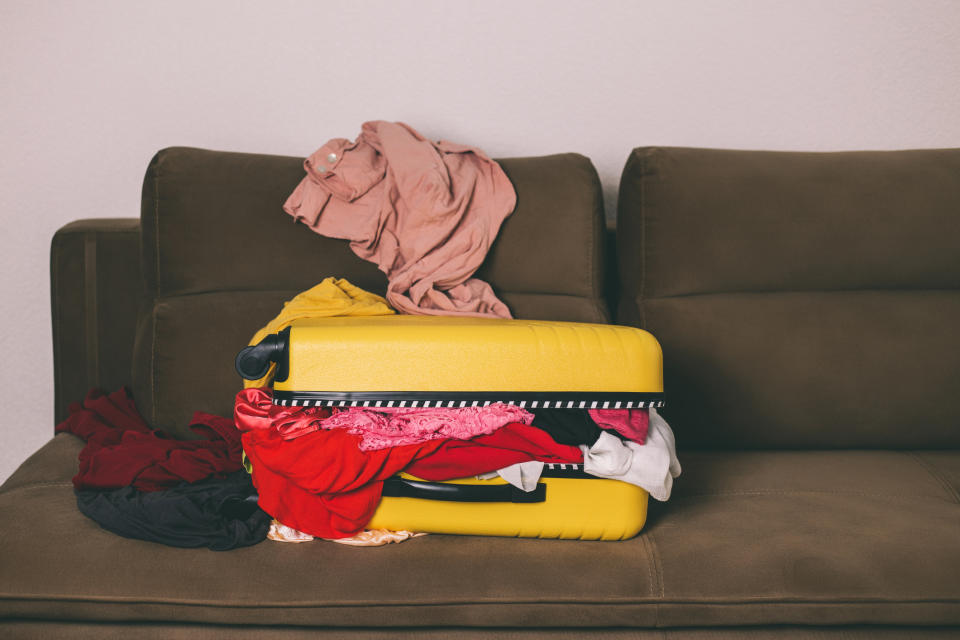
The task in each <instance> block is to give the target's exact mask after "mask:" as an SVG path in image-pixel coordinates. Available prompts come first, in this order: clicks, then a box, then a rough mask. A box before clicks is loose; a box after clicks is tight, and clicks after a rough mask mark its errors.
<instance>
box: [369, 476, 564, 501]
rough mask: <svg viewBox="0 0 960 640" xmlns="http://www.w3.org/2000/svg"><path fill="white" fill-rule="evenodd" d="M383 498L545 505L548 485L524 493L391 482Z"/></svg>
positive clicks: (507, 488)
mask: <svg viewBox="0 0 960 640" xmlns="http://www.w3.org/2000/svg"><path fill="white" fill-rule="evenodd" d="M383 495H384V496H387V497H390V498H420V499H422V500H448V501H452V502H516V503H531V502H545V501H546V499H547V485H545V484H543V483H542V482H538V483H537V488H536V489H534V490H533V491H523V490H521V489H518V488H516V487H514V486H513V485H509V484H495V485H480V484H447V483H443V482H422V481H420V480H407V479H406V478H397V477H393V478H389V479H387V480H385V481H384V483H383Z"/></svg>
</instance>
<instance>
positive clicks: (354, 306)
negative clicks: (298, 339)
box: [243, 278, 394, 388]
mask: <svg viewBox="0 0 960 640" xmlns="http://www.w3.org/2000/svg"><path fill="white" fill-rule="evenodd" d="M393 313H394V310H393V309H391V308H390V305H388V304H387V301H386V300H384V299H383V298H381V297H380V296H378V295H374V294H372V293H369V292H367V291H364V290H363V289H361V288H360V287H357V286H354V285H352V284H350V282H349V281H347V280H345V279H343V278H339V279H338V278H325V279H324V280H323V281H321V282H320V284H318V285H316V286H314V287H311V288H310V289H307V290H306V291H304V292H302V293H299V294H297V295H296V296H294V298H293V299H291V300H288V301H287V302H284V303H283V309H281V311H280V313H279V314H278V315H277V317H275V318H274V319H273V320H271V321H270V322H268V323H267V324H266V326H265V327H263V328H262V329H260V330H259V331H257V332H256V333H255V334H253V338H251V339H250V344H251V345H255V344H259V342H260V341H261V340H263V339H264V338H265V337H267V336H268V335H269V334H271V333H277V332H279V331H282V330H283V329H284V328H286V327H287V326H288V325H289V324H290V323H292V322H293V321H294V320H299V319H302V318H329V317H333V316H385V315H392V314H393ZM275 369H276V363H272V364H271V365H270V369H269V370H268V371H267V374H266V375H265V376H264V377H262V378H260V379H259V380H244V381H243V386H244V387H246V388H254V387H265V386H267V385H268V384H270V382H271V381H272V380H273V372H274V370H275Z"/></svg>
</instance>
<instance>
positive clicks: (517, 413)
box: [318, 402, 533, 451]
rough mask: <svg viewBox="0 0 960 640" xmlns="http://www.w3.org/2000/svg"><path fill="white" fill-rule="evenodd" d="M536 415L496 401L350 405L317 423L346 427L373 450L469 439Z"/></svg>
mask: <svg viewBox="0 0 960 640" xmlns="http://www.w3.org/2000/svg"><path fill="white" fill-rule="evenodd" d="M532 419H533V414H532V413H529V412H527V411H524V410H523V409H521V408H520V407H516V406H514V405H508V404H504V403H502V402H495V403H493V404H490V405H487V406H485V407H458V408H443V407H436V408H432V407H431V408H423V409H410V408H382V409H377V410H375V411H374V410H371V409H364V408H360V407H351V408H350V409H346V410H341V411H337V412H335V413H334V414H333V415H332V416H330V417H329V418H327V419H326V420H323V421H320V422H319V423H318V426H319V428H321V429H346V430H347V431H348V432H349V433H353V434H356V435H359V436H360V438H361V440H360V449H361V450H362V451H374V450H376V449H385V448H387V447H396V446H400V445H405V444H415V443H417V442H425V441H427V440H436V439H438V438H455V439H457V440H469V439H470V438H474V437H476V436H480V435H486V434H488V433H493V432H494V431H496V430H497V429H499V428H500V427H502V426H503V425H505V424H508V423H511V422H522V423H524V424H530V421H531V420H532Z"/></svg>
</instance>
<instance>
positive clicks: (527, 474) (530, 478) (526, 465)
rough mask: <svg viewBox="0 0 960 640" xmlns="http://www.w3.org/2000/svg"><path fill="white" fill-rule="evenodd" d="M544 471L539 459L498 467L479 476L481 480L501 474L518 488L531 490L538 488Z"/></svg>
mask: <svg viewBox="0 0 960 640" xmlns="http://www.w3.org/2000/svg"><path fill="white" fill-rule="evenodd" d="M541 473H543V463H542V462H539V461H537V460H528V461H526V462H518V463H516V464H512V465H510V466H509V467H504V468H503V469H497V470H496V471H491V472H490V473H484V474H481V475H479V476H477V478H478V479H480V480H489V479H491V478H496V477H497V476H500V477H501V478H503V479H504V480H506V481H507V482H509V483H510V484H512V485H513V486H515V487H516V488H517V489H520V490H521V491H526V492H528V493H529V492H530V491H533V490H534V489H536V488H537V482H539V481H540V474H541Z"/></svg>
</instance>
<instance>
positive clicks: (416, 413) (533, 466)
mask: <svg viewBox="0 0 960 640" xmlns="http://www.w3.org/2000/svg"><path fill="white" fill-rule="evenodd" d="M234 415H235V420H236V424H237V427H238V428H239V429H240V430H241V431H243V432H244V433H243V450H244V452H245V453H246V456H247V459H248V460H249V461H250V464H251V467H252V474H253V480H254V484H255V485H256V487H257V490H258V492H259V494H260V506H261V507H262V508H263V509H265V510H266V511H267V512H269V513H270V514H271V515H273V517H274V518H276V520H277V521H278V522H279V523H281V524H283V525H285V526H287V527H290V528H292V529H295V530H297V531H299V532H301V533H305V534H309V535H312V536H316V537H320V538H326V539H339V538H349V537H352V536H355V535H357V534H360V533H361V532H362V531H363V530H364V527H365V526H366V524H367V523H368V522H369V521H370V519H371V518H372V517H373V513H374V511H376V509H377V505H378V504H379V502H380V497H381V492H382V489H383V482H384V480H386V479H387V478H389V477H391V476H393V475H396V474H398V473H400V472H406V473H408V474H410V475H413V476H416V477H418V478H422V479H424V480H430V481H443V480H451V479H454V478H465V477H470V476H482V475H484V474H487V473H494V474H497V475H499V476H501V477H502V478H503V479H504V480H506V481H507V482H509V483H511V484H513V485H514V486H517V487H518V488H520V489H521V490H524V491H530V490H532V489H533V488H534V486H535V485H536V483H537V480H538V479H539V477H540V472H541V470H542V469H543V465H544V463H560V464H582V465H583V470H584V472H585V473H588V474H590V475H593V476H597V477H600V478H611V479H615V480H622V481H624V482H629V483H631V484H635V485H638V486H640V487H643V488H644V489H646V490H647V491H648V492H649V493H650V495H652V496H653V497H654V498H657V499H659V500H666V499H667V498H668V497H669V495H670V489H671V487H672V484H673V478H674V477H675V476H676V475H678V474H679V473H680V466H679V463H678V461H677V458H676V452H675V446H674V440H673V434H672V432H671V431H670V428H669V427H668V426H667V424H666V422H664V421H663V419H662V418H661V417H660V416H659V415H657V413H656V410H655V409H650V410H647V409H622V410H581V409H543V410H538V411H536V412H535V413H531V412H528V411H525V410H523V409H521V408H519V407H516V406H512V405H507V404H502V403H493V404H490V405H487V406H484V407H464V408H450V409H446V408H402V409H401V408H391V409H387V408H379V409H369V408H360V407H351V408H347V409H337V408H333V409H328V408H324V407H286V406H279V405H274V404H273V403H272V399H271V393H270V390H269V389H263V388H258V389H245V390H244V391H242V392H240V393H239V394H238V396H237V402H236V412H235V414H234Z"/></svg>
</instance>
